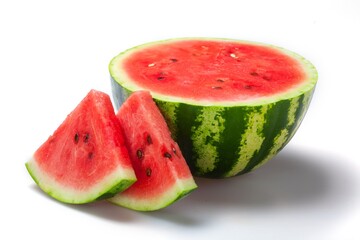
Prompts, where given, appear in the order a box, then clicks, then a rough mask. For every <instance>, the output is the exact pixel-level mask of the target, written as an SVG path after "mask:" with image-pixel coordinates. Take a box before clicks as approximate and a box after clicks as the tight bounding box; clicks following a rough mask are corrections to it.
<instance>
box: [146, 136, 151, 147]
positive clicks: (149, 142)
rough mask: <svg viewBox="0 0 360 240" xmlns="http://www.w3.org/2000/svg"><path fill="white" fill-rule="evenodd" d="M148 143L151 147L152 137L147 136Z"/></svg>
mask: <svg viewBox="0 0 360 240" xmlns="http://www.w3.org/2000/svg"><path fill="white" fill-rule="evenodd" d="M146 142H147V143H148V144H149V145H150V144H152V139H151V137H150V135H147V137H146Z"/></svg>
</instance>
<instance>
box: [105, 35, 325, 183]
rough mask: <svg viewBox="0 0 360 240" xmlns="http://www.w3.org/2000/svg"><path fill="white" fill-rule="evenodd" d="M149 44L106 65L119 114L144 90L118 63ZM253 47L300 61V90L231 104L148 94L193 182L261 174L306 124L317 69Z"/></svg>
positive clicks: (303, 61)
mask: <svg viewBox="0 0 360 240" xmlns="http://www.w3.org/2000/svg"><path fill="white" fill-rule="evenodd" d="M206 39H207V38H206ZM176 40H177V39H175V41H176ZM217 40H220V41H222V40H224V41H228V40H229V39H217ZM166 41H167V40H166ZM169 41H174V40H169ZM230 41H233V40H230ZM240 42H244V41H240ZM251 43H253V42H251ZM152 44H157V42H155V43H149V44H144V45H141V46H138V47H135V48H132V49H130V50H127V51H125V52H123V53H120V54H119V55H117V56H116V57H115V58H113V59H112V61H111V62H110V64H109V71H110V76H111V84H112V95H113V100H114V103H115V106H116V107H117V108H118V107H119V106H120V105H121V104H122V103H123V102H124V101H125V100H126V98H127V97H128V96H129V95H130V94H131V93H132V92H135V91H138V90H143V89H142V88H141V87H138V86H136V85H134V84H132V83H131V84H129V83H128V82H129V79H128V78H127V76H126V74H124V72H123V71H122V70H121V69H119V65H118V61H119V59H120V58H122V57H124V56H126V54H129V53H131V51H132V50H136V49H139V48H142V47H144V46H149V45H152ZM256 44H260V45H261V46H269V47H273V48H276V49H279V50H281V51H282V52H283V53H285V54H287V55H289V56H290V57H293V58H294V59H296V60H298V62H299V63H301V65H302V66H303V69H304V71H305V72H306V73H307V76H308V78H307V80H306V81H304V84H302V85H300V86H298V87H297V88H296V89H292V90H291V91H289V92H286V93H284V94H278V95H275V96H271V97H267V98H262V99H257V100H253V101H247V102H230V103H229V102H213V103H209V102H202V101H199V102H194V101H192V100H189V99H179V98H177V97H174V98H171V97H168V96H163V95H161V94H158V93H154V92H152V91H151V94H152V96H153V98H154V100H155V102H156V103H157V105H158V107H159V108H160V110H161V112H162V114H163V115H164V118H165V120H166V121H167V124H168V126H169V129H170V131H171V133H172V137H173V138H174V139H175V140H176V141H177V142H178V144H179V146H180V148H181V151H182V153H183V156H184V157H185V159H186V161H187V163H188V165H189V167H190V169H191V171H192V173H193V174H194V175H196V176H200V177H210V178H223V177H231V176H236V175H240V174H244V173H247V172H250V171H252V170H254V169H257V168H259V167H260V166H262V165H263V164H265V163H266V162H267V161H269V160H270V159H271V158H273V157H274V156H275V155H276V154H277V153H278V152H279V151H281V149H283V148H284V147H285V146H286V144H287V143H288V142H289V141H290V140H291V139H292V137H293V136H294V134H295V133H296V131H297V130H298V128H299V126H300V124H301V123H302V120H303V119H304V116H305V114H306V112H307V110H308V108H309V105H310V102H311V99H312V96H313V93H314V91H315V86H316V83H317V79H318V74H317V71H316V69H315V67H314V66H313V65H312V64H311V63H310V62H309V61H308V60H306V59H305V58H303V57H302V56H300V55H298V54H296V53H293V52H291V51H288V50H285V49H282V48H279V47H275V46H272V45H266V44H261V43H256ZM209 119H212V120H211V121H210V120H209Z"/></svg>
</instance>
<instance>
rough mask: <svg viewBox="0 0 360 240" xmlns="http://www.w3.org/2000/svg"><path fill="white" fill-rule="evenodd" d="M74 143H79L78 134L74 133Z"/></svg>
mask: <svg viewBox="0 0 360 240" xmlns="http://www.w3.org/2000/svg"><path fill="white" fill-rule="evenodd" d="M74 141H75V143H78V142H79V134H78V133H75V136H74Z"/></svg>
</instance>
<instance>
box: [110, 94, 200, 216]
mask: <svg viewBox="0 0 360 240" xmlns="http://www.w3.org/2000/svg"><path fill="white" fill-rule="evenodd" d="M117 117H118V118H119V120H120V125H121V127H122V128H123V131H124V133H125V137H126V143H127V146H128V149H129V154H130V157H131V160H132V164H133V167H134V170H135V173H136V177H137V182H136V183H134V184H133V185H132V186H131V187H129V188H128V189H127V190H125V191H124V192H122V193H119V194H117V195H116V196H115V197H113V198H111V199H110V201H111V202H113V203H115V204H118V205H121V206H125V207H128V208H131V209H136V210H142V211H152V210H157V209H160V208H163V207H166V206H168V205H169V204H171V203H173V202H174V201H176V200H177V199H179V198H181V197H183V196H185V195H187V194H188V193H189V192H190V191H192V190H194V189H195V188H196V184H195V182H194V179H193V177H192V175H191V172H190V170H189V167H188V166H187V164H186V161H185V159H184V158H183V156H182V153H181V150H180V148H179V147H178V145H177V144H176V142H174V141H173V140H172V138H171V136H170V131H169V129H168V127H167V125H166V122H165V120H164V118H163V116H162V115H161V113H160V111H159V109H158V108H157V106H156V105H155V103H154V101H153V100H152V97H151V95H150V94H149V92H145V91H139V92H135V93H133V94H132V95H131V96H130V97H129V98H128V100H127V101H126V102H125V103H124V104H123V105H122V106H121V108H120V110H119V112H118V113H117Z"/></svg>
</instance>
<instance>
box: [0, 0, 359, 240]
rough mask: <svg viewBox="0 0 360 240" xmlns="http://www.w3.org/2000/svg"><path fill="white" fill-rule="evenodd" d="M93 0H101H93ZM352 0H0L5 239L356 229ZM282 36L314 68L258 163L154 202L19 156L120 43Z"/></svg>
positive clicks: (276, 235) (300, 234)
mask: <svg viewBox="0 0 360 240" xmlns="http://www.w3.org/2000/svg"><path fill="white" fill-rule="evenodd" d="M100 2H101V3H100ZM358 33H360V1H356V0H352V1H351V0H339V1H315V0H310V1H308V0H302V1H277V0H274V1H259V0H251V1H250V0H248V1H230V0H229V1H228V0H221V1H210V0H208V1H196V0H191V1H187V0H181V1H158V0H150V1H136V0H131V1H120V0H118V1H75V0H74V1H38V0H32V1H16V0H14V1H1V2H0V98H1V101H0V104H1V107H0V111H1V118H0V121H1V124H0V140H1V142H0V143H1V144H0V151H1V154H0V156H1V163H0V166H1V167H0V169H1V170H0V191H1V193H0V194H1V196H0V220H1V225H0V239H25V237H29V238H31V239H35V238H36V239H39V240H40V239H41V240H42V239H76V238H78V239H247V240H251V239H254V240H255V239H317V240H337V239H341V240H347V239H354V240H355V239H357V240H358V239H360V231H359V228H358V226H359V223H358V222H360V158H359V151H358V150H359V149H360V145H359V143H360V141H359V139H358V138H359V136H360V131H359V120H360V119H359V106H358V105H359V103H360V101H359V95H360V92H359V81H360V74H359V71H358V70H359V69H360V58H359V55H360V47H359V43H360V37H359V35H358ZM189 36H200V37H227V38H237V39H245V40H253V41H260V42H266V43H271V44H275V45H279V46H282V47H285V48H288V49H289V50H292V51H295V52H297V53H299V54H301V55H303V56H305V57H306V58H307V59H309V60H310V61H312V62H313V64H314V65H315V66H316V67H317V69H318V71H319V82H318V85H317V89H316V92H315V95H314V98H313V102H312V104H311V106H310V109H309V111H308V114H307V116H306V117H305V120H304V122H303V124H302V125H301V127H300V129H299V131H298V133H297V134H296V135H295V137H294V138H293V139H292V141H291V142H290V144H289V145H288V146H287V147H286V148H285V149H284V150H283V151H282V152H281V153H280V154H279V155H278V156H277V157H276V158H275V159H273V160H272V161H270V162H269V163H268V164H267V165H265V166H264V167H262V168H261V169H259V170H257V171H255V172H253V173H250V174H247V175H244V176H239V177H236V178H231V179H226V180H204V179H197V183H198V185H199V188H198V190H197V191H195V192H193V194H191V195H190V196H188V197H187V198H185V199H183V200H181V201H179V202H177V203H175V204H174V205H172V206H170V207H168V208H166V209H164V210H161V211H157V212H152V213H141V212H135V211H131V210H127V209H123V208H120V207H116V206H114V205H111V204H108V203H107V202H99V203H93V204H89V205H81V206H74V205H67V204H62V203H59V202H57V201H55V200H52V199H51V198H49V197H47V196H46V195H45V194H43V193H42V192H41V191H40V190H39V188H38V187H37V186H36V185H35V183H34V182H33V181H32V179H31V178H30V176H29V175H28V173H27V171H26V169H25V165H24V164H25V162H26V161H27V160H28V159H29V158H30V157H31V155H32V153H33V152H34V151H35V150H36V149H37V147H38V146H39V145H40V144H41V143H42V142H43V141H44V140H45V139H46V138H47V137H48V136H49V135H50V134H51V133H52V132H53V131H54V130H55V128H56V127H57V126H58V125H59V124H60V123H61V122H62V120H63V119H64V118H65V116H66V115H67V114H68V113H69V112H70V111H71V110H72V109H73V108H74V107H75V106H76V105H77V103H78V102H79V101H80V100H81V99H82V98H83V97H84V96H85V94H86V93H87V92H88V91H89V90H90V89H91V88H95V89H98V90H102V91H105V92H108V93H110V82H109V74H108V70H107V65H108V63H109V61H110V59H111V58H112V57H113V56H115V55H116V54H118V53H119V52H121V51H123V50H125V49H127V48H130V47H133V46H135V45H138V44H141V43H145V42H148V41H154V40H160V39H164V38H165V39H166V38H173V37H189Z"/></svg>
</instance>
